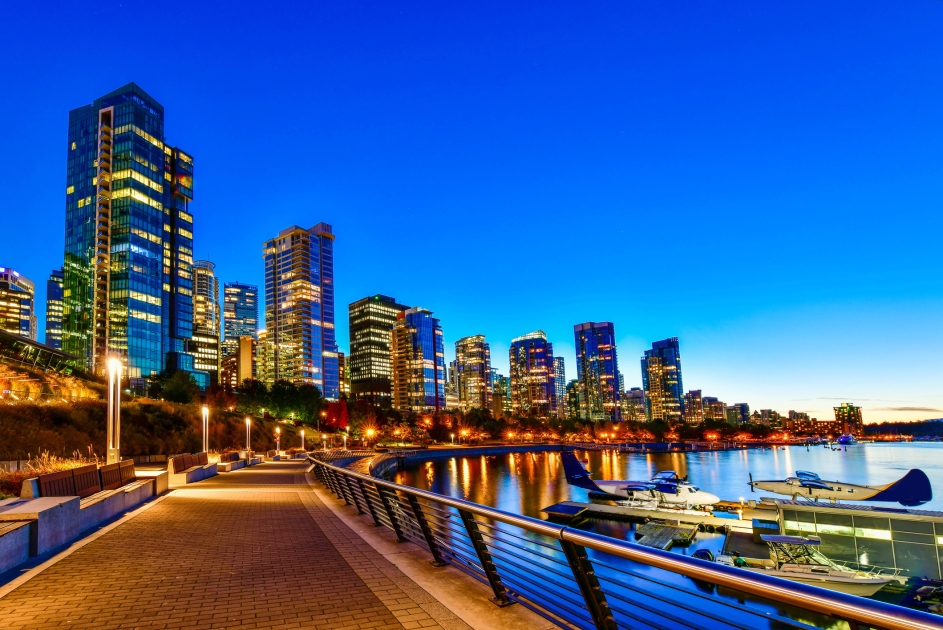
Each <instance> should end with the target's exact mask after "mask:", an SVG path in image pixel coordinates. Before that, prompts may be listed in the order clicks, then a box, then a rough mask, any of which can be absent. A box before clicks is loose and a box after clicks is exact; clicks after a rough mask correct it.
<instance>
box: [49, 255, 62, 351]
mask: <svg viewBox="0 0 943 630" xmlns="http://www.w3.org/2000/svg"><path fill="white" fill-rule="evenodd" d="M46 345H47V346H49V347H50V348H59V349H62V269H53V270H52V273H51V274H49V279H48V280H46Z"/></svg>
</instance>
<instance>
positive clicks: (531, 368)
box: [508, 330, 557, 418]
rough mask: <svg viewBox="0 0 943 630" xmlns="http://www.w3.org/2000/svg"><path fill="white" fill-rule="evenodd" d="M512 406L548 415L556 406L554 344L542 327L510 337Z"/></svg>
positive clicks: (523, 412)
mask: <svg viewBox="0 0 943 630" xmlns="http://www.w3.org/2000/svg"><path fill="white" fill-rule="evenodd" d="M508 358H509V359H510V364H511V408H512V409H513V412H514V413H516V414H520V415H524V416H533V417H536V418H549V417H551V416H553V414H554V413H555V412H556V410H557V392H556V383H555V382H554V378H553V344H552V343H550V342H549V341H547V335H545V334H544V331H542V330H535V331H534V332H532V333H528V334H526V335H522V336H520V337H516V338H515V339H512V340H511V348H510V350H509V351H508Z"/></svg>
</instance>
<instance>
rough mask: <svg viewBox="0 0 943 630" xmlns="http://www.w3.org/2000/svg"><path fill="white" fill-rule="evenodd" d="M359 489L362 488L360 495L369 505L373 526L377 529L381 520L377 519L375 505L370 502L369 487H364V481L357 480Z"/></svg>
mask: <svg viewBox="0 0 943 630" xmlns="http://www.w3.org/2000/svg"><path fill="white" fill-rule="evenodd" d="M357 487H359V488H360V495H361V496H362V497H363V500H364V501H365V502H366V503H367V510H369V511H370V518H372V519H373V524H374V526H375V527H379V526H380V519H378V518H377V513H376V510H374V509H373V503H371V502H370V496H369V495H368V494H367V486H365V485H364V483H363V480H362V479H360V478H358V479H357Z"/></svg>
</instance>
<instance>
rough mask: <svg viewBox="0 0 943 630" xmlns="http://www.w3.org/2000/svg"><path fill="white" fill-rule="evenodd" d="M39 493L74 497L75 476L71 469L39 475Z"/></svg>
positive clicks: (41, 494) (44, 495) (46, 495)
mask: <svg viewBox="0 0 943 630" xmlns="http://www.w3.org/2000/svg"><path fill="white" fill-rule="evenodd" d="M39 494H40V496H43V497H74V496H76V494H75V478H74V477H73V476H72V471H71V470H63V471H61V472H54V473H48V474H45V475H40V476H39Z"/></svg>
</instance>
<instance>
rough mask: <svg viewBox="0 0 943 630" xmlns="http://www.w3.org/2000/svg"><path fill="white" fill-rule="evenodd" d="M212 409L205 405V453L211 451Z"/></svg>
mask: <svg viewBox="0 0 943 630" xmlns="http://www.w3.org/2000/svg"><path fill="white" fill-rule="evenodd" d="M209 430H210V408H209V407H208V406H206V405H203V452H204V453H208V452H209V450H210V441H209V440H210V438H209Z"/></svg>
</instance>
